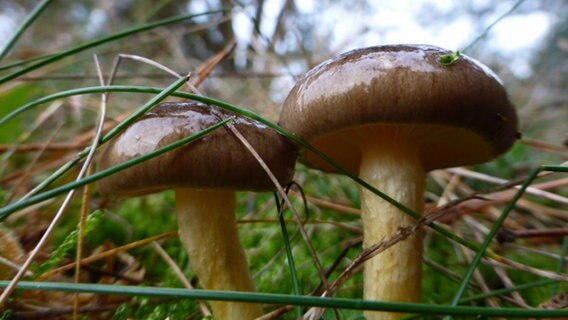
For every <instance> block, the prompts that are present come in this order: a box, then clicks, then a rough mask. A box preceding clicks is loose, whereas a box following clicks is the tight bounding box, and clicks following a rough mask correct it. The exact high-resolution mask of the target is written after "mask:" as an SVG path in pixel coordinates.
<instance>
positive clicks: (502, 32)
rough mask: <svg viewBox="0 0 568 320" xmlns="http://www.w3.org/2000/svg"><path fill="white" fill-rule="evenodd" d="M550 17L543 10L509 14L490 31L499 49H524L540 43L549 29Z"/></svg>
mask: <svg viewBox="0 0 568 320" xmlns="http://www.w3.org/2000/svg"><path fill="white" fill-rule="evenodd" d="M551 23H552V19H551V17H550V16H549V15H548V14H546V13H544V12H534V13H531V14H523V15H518V16H511V17H507V18H505V19H503V20H502V21H500V22H499V23H498V24H497V25H495V27H494V28H493V29H492V30H491V31H490V33H491V38H492V39H493V40H494V41H495V42H496V43H498V44H499V49H500V50H505V51H518V50H526V49H530V48H532V47H534V46H535V45H538V44H540V43H541V42H542V41H543V40H544V38H545V37H546V35H547V33H548V31H549V30H550V27H551Z"/></svg>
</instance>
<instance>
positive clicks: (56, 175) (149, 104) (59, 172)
mask: <svg viewBox="0 0 568 320" xmlns="http://www.w3.org/2000/svg"><path fill="white" fill-rule="evenodd" d="M185 81H187V77H183V78H180V79H178V80H177V81H175V82H174V83H172V84H171V85H170V86H169V87H167V88H166V89H164V90H162V91H160V92H159V93H158V94H157V95H156V96H155V97H154V98H152V99H151V100H150V101H148V102H146V104H144V105H143V106H142V107H141V108H139V109H138V110H137V111H135V112H134V113H133V114H131V115H130V116H129V117H128V118H127V119H125V120H124V121H122V122H121V123H119V124H118V125H117V126H116V127H114V128H113V129H112V130H111V131H110V132H108V133H107V134H106V135H105V136H104V137H102V139H101V143H104V142H106V141H108V140H110V139H112V137H114V136H115V135H117V134H118V133H119V132H121V131H122V130H124V129H125V128H126V127H127V126H128V125H130V124H131V123H132V122H134V120H136V119H137V118H138V117H139V116H141V115H142V114H144V113H145V112H146V111H148V110H150V109H151V108H152V107H153V106H154V105H156V104H158V103H160V101H162V100H164V99H165V98H166V97H167V96H168V95H170V94H171V93H172V92H174V91H175V90H176V89H178V88H179V87H181V86H182V85H183V84H184V82H185ZM90 150H91V147H87V148H86V149H84V150H83V151H81V152H80V153H79V154H78V155H77V156H76V157H75V158H74V159H73V160H71V161H69V162H68V163H66V164H65V165H63V166H62V167H61V168H59V169H58V170H57V171H56V172H55V173H53V174H51V175H50V176H49V177H47V178H46V179H44V180H43V181H42V182H41V183H40V184H39V185H37V186H36V187H35V188H33V190H31V191H30V192H29V193H28V194H27V195H26V197H24V198H27V197H29V196H31V195H33V194H36V193H37V192H39V191H41V190H43V188H45V187H46V186H48V185H50V184H51V183H52V182H53V181H55V180H57V179H58V178H59V177H60V176H61V175H63V174H64V173H65V172H67V171H68V170H69V169H71V168H72V167H73V166H74V165H75V164H77V163H78V162H79V161H80V160H81V159H83V157H85V156H86V155H87V154H88V153H89V152H90Z"/></svg>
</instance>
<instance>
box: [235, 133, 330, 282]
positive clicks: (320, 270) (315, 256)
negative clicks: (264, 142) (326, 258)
mask: <svg viewBox="0 0 568 320" xmlns="http://www.w3.org/2000/svg"><path fill="white" fill-rule="evenodd" d="M227 128H229V130H231V132H232V133H233V134H234V135H235V136H236V137H237V138H238V139H239V140H240V142H241V143H242V144H243V145H244V146H245V147H246V148H247V150H248V151H249V152H250V153H251V154H252V155H253V157H254V158H255V159H256V161H257V162H258V163H259V164H260V166H261V167H262V169H264V171H266V173H267V174H268V177H269V178H270V180H271V181H272V183H274V186H275V187H276V190H277V191H278V193H279V194H280V196H281V197H282V198H283V199H284V202H286V205H287V206H288V207H289V208H290V210H291V211H292V213H293V214H294V218H296V222H297V223H298V227H299V228H300V232H301V233H302V236H303V238H304V241H306V244H307V246H308V249H309V250H310V253H311V255H312V258H313V259H314V264H315V266H316V269H317V270H318V274H319V276H320V278H321V281H322V282H323V283H324V287H325V288H327V287H329V282H328V280H327V277H326V276H325V271H324V270H323V267H322V266H321V262H320V259H319V257H318V254H317V252H316V249H315V248H314V246H313V245H312V242H311V240H310V236H309V235H308V233H307V232H306V229H305V228H304V226H303V223H302V219H301V218H300V215H299V214H298V212H297V211H296V209H295V208H294V206H293V205H292V202H290V199H288V196H287V195H286V192H284V189H283V188H282V186H281V185H280V183H279V182H278V179H276V177H275V176H274V174H272V171H270V168H268V166H267V165H266V163H265V162H264V160H262V158H261V157H260V156H259V155H258V153H257V152H256V151H255V150H254V148H253V147H252V146H251V145H250V143H249V142H248V141H247V140H246V139H245V137H244V136H243V135H242V134H241V133H240V132H239V131H238V130H237V128H235V127H234V126H233V125H232V124H231V123H229V124H227Z"/></svg>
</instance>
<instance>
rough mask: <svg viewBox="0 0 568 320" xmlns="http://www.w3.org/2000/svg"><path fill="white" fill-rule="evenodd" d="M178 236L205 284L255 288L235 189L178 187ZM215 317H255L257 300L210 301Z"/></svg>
mask: <svg viewBox="0 0 568 320" xmlns="http://www.w3.org/2000/svg"><path fill="white" fill-rule="evenodd" d="M176 198H177V199H176V212H177V219H178V225H179V237H180V240H181V242H182V244H183V245H184V247H185V248H186V250H187V253H188V255H189V259H190V263H191V265H192V267H193V268H194V270H195V272H196V274H197V276H198V278H199V281H200V283H201V284H202V287H204V288H205V289H209V290H230V291H255V286H254V283H253V280H252V276H251V273H250V270H249V266H248V263H247V260H246V256H245V253H244V251H243V249H242V247H241V245H240V241H239V235H238V230H237V222H236V218H235V202H236V200H235V193H234V192H232V191H224V190H195V189H189V188H178V189H176ZM211 308H212V311H213V315H214V317H215V319H219V320H225V319H254V318H257V317H259V316H261V315H262V314H263V312H262V308H261V306H260V305H258V304H252V303H237V302H223V301H211Z"/></svg>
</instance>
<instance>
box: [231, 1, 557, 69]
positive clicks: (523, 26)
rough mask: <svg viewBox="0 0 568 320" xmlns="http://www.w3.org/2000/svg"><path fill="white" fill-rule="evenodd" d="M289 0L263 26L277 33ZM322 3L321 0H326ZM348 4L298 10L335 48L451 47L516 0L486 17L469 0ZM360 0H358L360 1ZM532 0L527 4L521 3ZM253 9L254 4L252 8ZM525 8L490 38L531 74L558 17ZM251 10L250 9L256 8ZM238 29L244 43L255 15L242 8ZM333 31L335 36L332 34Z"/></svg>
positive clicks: (301, 5)
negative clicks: (428, 11) (432, 16)
mask: <svg viewBox="0 0 568 320" xmlns="http://www.w3.org/2000/svg"><path fill="white" fill-rule="evenodd" d="M487 2H488V1H487V0H470V1H468V2H467V3H468V4H469V5H471V6H472V7H474V8H475V7H480V8H482V7H484V6H486V5H487ZM283 3H284V0H266V2H265V10H264V16H263V19H264V23H263V25H262V29H261V30H262V31H263V32H264V33H266V34H272V30H273V29H274V25H275V21H276V15H277V14H278V13H279V12H280V8H281V7H282V5H283ZM320 3H321V2H320ZM339 3H341V4H343V5H334V6H326V7H321V6H318V2H317V1H316V0H302V1H296V5H297V6H298V10H299V11H300V12H301V13H302V14H305V15H307V16H310V17H311V18H312V19H314V20H315V23H314V25H315V26H316V28H315V30H314V32H315V33H316V34H318V33H319V36H320V37H323V38H325V39H329V42H330V43H329V44H330V47H331V48H336V47H338V48H339V49H340V51H347V50H350V49H354V48H357V47H365V46H371V45H379V44H397V43H415V44H431V45H437V46H440V47H443V48H446V49H450V50H458V49H463V48H465V47H466V46H467V45H468V44H469V43H471V42H472V41H473V40H474V39H475V38H476V37H477V36H479V35H480V34H481V33H482V30H481V31H480V30H477V29H476V28H479V25H480V23H481V24H482V25H484V26H489V25H490V24H492V23H493V22H495V21H496V20H497V19H499V18H500V16H502V15H503V14H505V13H506V12H507V11H509V10H510V9H511V7H512V6H513V5H514V4H515V3H516V1H515V2H512V1H498V2H497V1H493V2H492V3H495V5H494V6H495V8H494V14H492V15H490V16H488V17H487V18H486V19H485V20H483V21H475V20H474V19H475V18H474V17H471V16H470V15H467V14H463V12H462V11H461V10H460V6H461V5H462V4H463V3H465V2H464V1H452V0H398V1H368V3H369V5H370V7H369V8H364V9H360V8H357V6H356V5H354V6H355V7H354V8H353V7H346V6H345V5H344V4H345V3H349V2H348V1H340V2H339ZM354 3H356V2H354ZM523 5H526V3H523V4H521V6H520V7H519V9H522V6H523ZM425 6H429V7H431V8H433V10H435V11H436V12H442V13H444V17H445V18H449V19H444V20H442V21H432V20H429V21H424V20H425V19H424V18H422V19H421V18H420V15H421V14H423V13H424V10H423V8H424V7H425ZM251 9H252V8H251ZM520 11H521V10H517V12H515V13H513V14H511V15H509V16H507V17H505V18H504V19H502V20H501V21H499V23H497V24H496V25H495V26H494V27H493V28H492V29H491V30H490V31H489V33H488V34H487V39H486V40H488V41H487V42H486V44H484V46H486V45H489V46H490V47H491V48H490V49H492V50H495V51H500V52H502V53H503V54H504V55H506V56H510V57H511V60H510V63H514V64H515V68H514V69H513V71H514V72H515V73H516V74H515V75H516V76H518V77H528V76H530V74H531V70H530V65H529V61H530V59H531V57H532V54H534V50H533V49H536V48H538V46H539V45H540V44H541V43H542V41H543V40H544V39H545V37H546V35H547V34H548V32H549V31H550V28H551V26H552V25H553V22H554V17H553V16H552V15H551V13H549V12H546V11H541V10H532V11H530V12H526V13H525V12H524V11H526V10H524V11H523V13H522V14H519V12H520ZM250 13H251V12H249V14H250ZM233 26H234V30H235V33H236V35H237V37H238V38H239V40H241V44H242V45H243V47H246V43H248V42H249V41H250V34H251V32H250V29H251V28H252V25H251V22H250V19H249V18H248V17H247V15H246V14H245V13H243V12H242V11H240V12H239V11H237V12H236V13H235V15H234V22H233ZM329 33H331V34H332V36H331V37H327V35H328V34H329Z"/></svg>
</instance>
